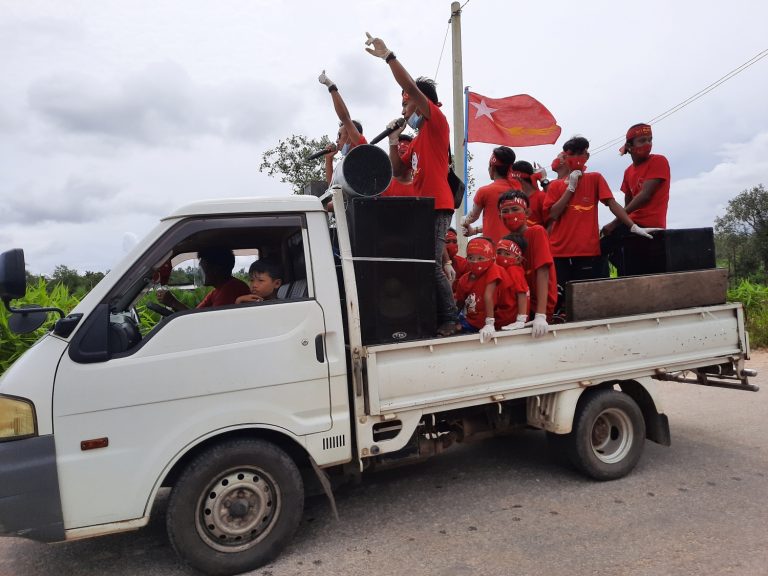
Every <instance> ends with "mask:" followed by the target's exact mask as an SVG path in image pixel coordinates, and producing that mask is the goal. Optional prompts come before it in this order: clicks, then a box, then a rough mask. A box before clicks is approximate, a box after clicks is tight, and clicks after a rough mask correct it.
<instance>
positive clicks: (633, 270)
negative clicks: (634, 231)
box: [623, 228, 715, 276]
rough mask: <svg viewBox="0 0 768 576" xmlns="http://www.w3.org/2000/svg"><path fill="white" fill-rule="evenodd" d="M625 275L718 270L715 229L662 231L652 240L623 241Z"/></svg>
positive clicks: (639, 238)
mask: <svg viewBox="0 0 768 576" xmlns="http://www.w3.org/2000/svg"><path fill="white" fill-rule="evenodd" d="M623 248H624V249H623V252H624V272H623V275H624V276H637V275H640V274H660V273H663V272H685V271H688V270H705V269H709V268H714V267H715V238H714V234H713V232H712V228H688V229H681V230H659V231H658V232H654V233H653V240H649V239H648V238H642V237H640V236H636V235H632V236H629V237H627V238H626V239H625V240H624V242H623Z"/></svg>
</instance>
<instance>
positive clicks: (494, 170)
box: [461, 146, 519, 244]
mask: <svg viewBox="0 0 768 576" xmlns="http://www.w3.org/2000/svg"><path fill="white" fill-rule="evenodd" d="M514 162H515V152H514V150H512V148H509V147H507V146H499V147H498V148H494V149H493V153H492V154H491V158H490V160H488V176H490V177H491V180H493V182H491V183H490V184H487V185H485V186H481V187H480V188H479V189H478V190H477V193H475V198H474V201H473V204H472V210H470V211H469V214H467V215H466V216H464V218H462V219H461V227H462V229H463V231H464V236H474V235H475V234H480V233H482V234H483V236H487V237H488V238H490V239H491V241H492V242H493V243H494V244H496V242H498V241H499V240H501V238H502V236H504V235H505V234H506V233H507V231H506V230H505V229H504V225H503V224H502V223H501V219H500V218H499V207H498V202H499V196H501V195H502V194H503V193H504V192H506V191H507V190H509V189H510V188H515V189H518V188H519V186H518V184H519V182H516V181H515V182H512V183H511V184H510V181H509V180H508V179H507V174H508V172H509V170H510V169H511V168H512V164H514ZM481 214H482V215H483V224H482V226H472V225H471V224H472V222H474V221H475V220H477V219H478V218H480V215H481Z"/></svg>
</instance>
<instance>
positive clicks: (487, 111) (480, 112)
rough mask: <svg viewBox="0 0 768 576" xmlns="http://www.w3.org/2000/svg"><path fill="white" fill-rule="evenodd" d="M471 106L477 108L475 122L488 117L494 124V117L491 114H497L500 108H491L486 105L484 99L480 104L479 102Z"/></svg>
mask: <svg viewBox="0 0 768 576" xmlns="http://www.w3.org/2000/svg"><path fill="white" fill-rule="evenodd" d="M470 104H472V106H474V107H475V108H477V111H476V112H475V120H477V119H478V118H480V116H488V120H490V121H491V122H493V116H491V114H493V113H494V112H496V110H498V108H491V107H490V106H488V104H486V103H485V100H484V99H483V100H480V104H478V103H477V102H470Z"/></svg>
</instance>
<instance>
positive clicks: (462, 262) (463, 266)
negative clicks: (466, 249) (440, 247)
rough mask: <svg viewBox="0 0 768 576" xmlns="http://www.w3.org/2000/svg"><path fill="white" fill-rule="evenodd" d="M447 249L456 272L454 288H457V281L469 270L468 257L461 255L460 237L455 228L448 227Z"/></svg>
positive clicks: (446, 234) (446, 235) (446, 236)
mask: <svg viewBox="0 0 768 576" xmlns="http://www.w3.org/2000/svg"><path fill="white" fill-rule="evenodd" d="M445 249H446V251H447V252H448V257H449V258H450V259H451V266H453V270H454V272H455V274H456V279H455V280H454V281H453V286H452V287H451V288H452V289H455V288H456V282H457V281H458V279H459V278H461V277H462V276H463V275H464V274H465V273H466V272H467V270H468V268H467V259H466V258H464V256H459V238H458V236H457V234H456V230H455V229H454V228H448V232H446V233H445Z"/></svg>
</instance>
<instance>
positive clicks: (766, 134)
mask: <svg viewBox="0 0 768 576" xmlns="http://www.w3.org/2000/svg"><path fill="white" fill-rule="evenodd" d="M718 156H719V157H720V160H719V162H718V163H717V164H716V165H715V166H714V167H713V168H711V169H710V170H707V171H705V172H702V173H700V174H698V175H696V176H693V177H691V178H684V179H682V180H678V181H677V182H674V184H673V187H672V190H671V193H670V202H669V222H668V225H669V227H670V228H691V227H697V226H713V225H714V219H715V216H722V215H723V214H724V213H725V208H726V206H727V205H728V200H730V199H731V198H733V197H734V196H736V195H737V194H738V193H740V192H742V191H743V190H746V189H748V188H752V187H754V186H757V185H758V184H764V185H768V130H766V131H763V132H760V133H758V134H757V135H755V137H754V138H752V139H751V140H749V141H747V142H736V143H726V144H723V145H722V146H721V148H720V150H719V152H718Z"/></svg>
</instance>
